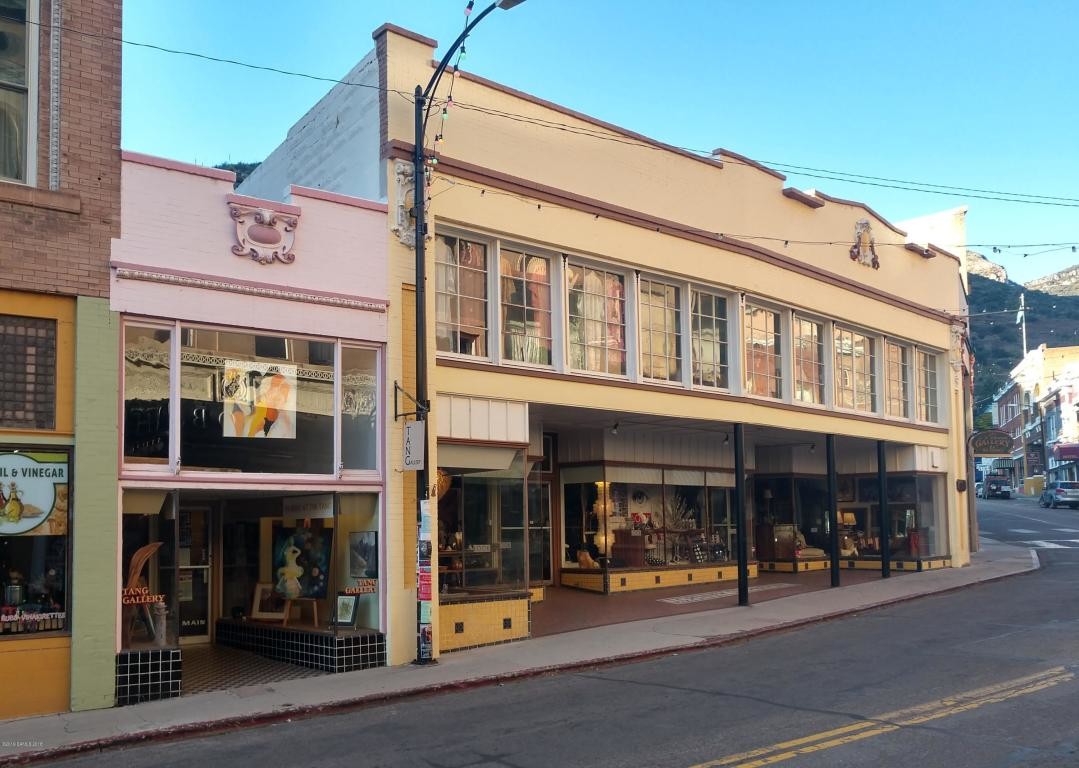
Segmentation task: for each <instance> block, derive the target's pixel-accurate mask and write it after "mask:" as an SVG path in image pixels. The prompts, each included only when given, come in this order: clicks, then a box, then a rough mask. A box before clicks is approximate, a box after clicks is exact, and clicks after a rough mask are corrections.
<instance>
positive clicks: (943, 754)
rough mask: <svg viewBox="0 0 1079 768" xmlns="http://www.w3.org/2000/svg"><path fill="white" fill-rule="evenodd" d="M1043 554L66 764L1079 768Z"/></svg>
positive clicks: (1073, 656)
mask: <svg viewBox="0 0 1079 768" xmlns="http://www.w3.org/2000/svg"><path fill="white" fill-rule="evenodd" d="M982 504H983V510H982V511H983V514H982V517H983V532H984V533H986V534H988V535H992V536H994V537H996V536H1002V537H1006V539H1005V540H1013V539H1015V540H1021V539H1016V538H1015V537H1025V536H1028V535H1029V536H1030V537H1031V538H1032V540H1035V541H1042V540H1044V541H1046V542H1049V541H1050V538H1045V539H1042V538H1040V537H1042V536H1045V537H1050V534H1052V536H1053V537H1058V536H1066V535H1073V537H1074V538H1075V539H1077V540H1079V525H1076V526H1075V528H1076V532H1075V533H1074V534H1071V533H1070V532H1066V531H1062V530H1059V529H1063V528H1066V527H1068V526H1067V525H1066V522H1065V521H1066V519H1067V517H1068V515H1072V516H1073V517H1074V519H1076V520H1079V513H1073V512H1071V511H1070V510H1059V511H1055V512H1052V513H1051V514H1050V513H1049V512H1048V511H1046V510H1039V509H1038V508H1037V507H1036V505H1034V504H1033V503H1031V502H1027V501H1023V500H1013V501H1011V502H1007V501H1000V502H988V503H986V502H982ZM998 505H1000V507H999V509H998ZM1031 516H1034V517H1037V520H1034V519H1033V518H1032V517H1031ZM1028 530H1029V531H1034V533H1032V534H1027V533H1024V531H1028ZM990 532H992V533H990ZM1022 540H1025V539H1022ZM1039 555H1040V556H1041V558H1042V560H1043V568H1041V569H1040V570H1038V571H1035V572H1032V573H1029V574H1025V575H1022V576H1016V577H1012V578H1008V579H1004V580H1001V581H997V582H992V583H987V584H982V585H979V586H976V587H970V588H966V589H963V590H959V591H955V592H951V593H947V594H943V595H938V596H935V597H928V598H923V599H919V600H915V601H912V602H908V603H903V604H899V605H895V606H892V607H889V608H885V609H880V610H875V611H870V612H866V613H864V614H859V615H855V616H851V617H848V618H845V619H842V620H836V621H830V622H825V623H821V624H817V625H813V626H810V627H807V628H803V629H800V630H797V631H790V632H787V633H782V634H775V635H770V636H765V637H761V638H757V639H754V640H751V641H748V642H745V643H743V644H740V645H732V646H726V647H720V648H715V649H711V650H706V651H698V652H692V653H681V654H677V655H672V656H668V657H664V658H659V659H655V660H651V661H648V662H643V663H636V664H624V665H620V666H608V667H601V668H596V669H593V670H590V671H584V672H576V673H570V674H559V675H551V676H549V677H544V678H539V679H532V680H526V681H522V682H518V683H512V684H506V685H502V686H497V687H483V688H473V689H469V690H464V691H459V692H455V693H447V694H440V695H433V696H430V697H427V698H422V699H414V700H410V701H402V702H398V703H395V704H388V705H384V706H378V707H369V708H365V709H360V710H356V711H353V712H348V713H344V714H336V715H327V716H321V717H312V718H309V719H302V720H295V721H292V722H287V723H280V724H275V725H269V726H263V727H252V728H246V729H239V730H235V731H231V732H227V733H221V734H214V735H208V736H204V737H199V738H193V739H186V740H180V741H171V742H170V741H164V742H153V743H149V744H146V745H143V746H139V747H133V748H126V749H121V750H115V751H110V752H106V753H100V754H90V755H85V756H82V757H80V758H76V759H71V760H67V761H63V762H60V763H56V764H57V765H64V766H110V768H115V767H116V766H155V767H156V768H169V767H172V766H175V767H177V768H179V766H184V767H185V768H188V767H189V766H192V765H213V766H217V765H227V766H260V767H261V768H265V767H268V766H350V767H352V766H386V767H387V768H388V767H390V766H394V767H396V766H433V767H437V768H466V767H467V768H487V767H489V766H502V767H504V768H532V767H537V768H549V767H551V766H578V765H580V766H588V767H589V768H599V767H601V766H657V767H666V766H672V767H677V768H691V767H694V768H705V767H707V768H712V766H741V768H748V767H749V766H765V765H790V766H800V767H808V768H825V767H826V766H827V767H828V768H835V767H836V766H865V765H882V766H907V765H914V764H917V765H926V766H945V765H947V766H949V767H950V768H975V767H977V768H987V767H992V766H1002V767H1003V766H1009V767H1010V768H1015V767H1019V768H1023V767H1024V766H1075V765H1079V718H1076V717H1075V714H1074V713H1075V711H1076V710H1077V708H1079V681H1077V680H1076V677H1075V675H1076V672H1077V671H1079V588H1077V587H1079V542H1077V543H1076V546H1064V545H1061V546H1059V547H1047V548H1043V549H1041V550H1040V551H1039ZM894 578H912V577H911V576H904V575H898V576H895V577H894ZM747 610H753V609H752V608H749V609H747ZM611 631H612V632H617V631H618V628H617V626H614V627H611Z"/></svg>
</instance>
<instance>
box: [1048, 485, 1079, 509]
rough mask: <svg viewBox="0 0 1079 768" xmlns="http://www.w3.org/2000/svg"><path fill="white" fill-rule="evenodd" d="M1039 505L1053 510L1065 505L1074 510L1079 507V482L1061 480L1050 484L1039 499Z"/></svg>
mask: <svg viewBox="0 0 1079 768" xmlns="http://www.w3.org/2000/svg"><path fill="white" fill-rule="evenodd" d="M1038 504H1039V505H1041V506H1043V507H1051V508H1053V509H1056V508H1057V507H1061V506H1065V505H1067V506H1069V507H1071V508H1072V509H1075V508H1077V507H1079V482H1076V481H1075V480H1060V481H1057V482H1054V483H1049V485H1047V486H1045V490H1044V491H1042V495H1041V496H1039V497H1038Z"/></svg>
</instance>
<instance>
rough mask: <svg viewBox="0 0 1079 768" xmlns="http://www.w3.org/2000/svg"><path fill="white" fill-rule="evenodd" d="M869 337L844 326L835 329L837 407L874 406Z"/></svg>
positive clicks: (874, 388) (868, 409)
mask: <svg viewBox="0 0 1079 768" xmlns="http://www.w3.org/2000/svg"><path fill="white" fill-rule="evenodd" d="M874 371H875V357H874V349H873V339H872V338H870V337H869V336H866V335H865V334H862V333H858V332H857V331H851V330H848V329H846V328H839V327H836V329H835V399H836V405H837V406H839V407H840V408H850V409H853V410H855V411H873V410H875V409H876V394H877V381H876V373H875V372H874Z"/></svg>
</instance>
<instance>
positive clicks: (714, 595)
mask: <svg viewBox="0 0 1079 768" xmlns="http://www.w3.org/2000/svg"><path fill="white" fill-rule="evenodd" d="M797 586H798V585H797V584H761V585H760V586H756V587H750V588H749V591H750V592H768V591H769V590H772V589H789V588H790V587H797ZM737 594H738V590H737V589H720V590H717V591H715V592H698V593H697V594H695V595H680V596H679V597H661V598H659V599H658V600H657V601H656V602H658V603H670V604H671V605H686V604H687V603H702V602H704V601H705V600H719V599H720V598H722V597H731V596H733V595H737Z"/></svg>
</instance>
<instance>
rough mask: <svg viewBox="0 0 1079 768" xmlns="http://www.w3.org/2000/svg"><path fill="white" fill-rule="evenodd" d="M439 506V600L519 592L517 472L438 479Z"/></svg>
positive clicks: (521, 519)
mask: <svg viewBox="0 0 1079 768" xmlns="http://www.w3.org/2000/svg"><path fill="white" fill-rule="evenodd" d="M443 474H444V476H445V478H446V480H445V481H444V484H445V488H443V489H440V496H439V501H438V564H439V581H440V589H441V590H442V592H443V594H444V595H445V594H453V593H459V592H468V591H469V590H472V589H481V590H483V589H488V590H489V589H494V590H505V589H523V588H524V587H525V586H526V585H527V579H528V574H527V573H526V571H527V568H526V562H527V560H526V557H525V516H524V490H525V482H524V476H523V472H522V468H521V467H520V466H514V467H512V468H511V469H508V470H504V471H499V472H482V473H474V474H467V475H461V474H449V473H443Z"/></svg>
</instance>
